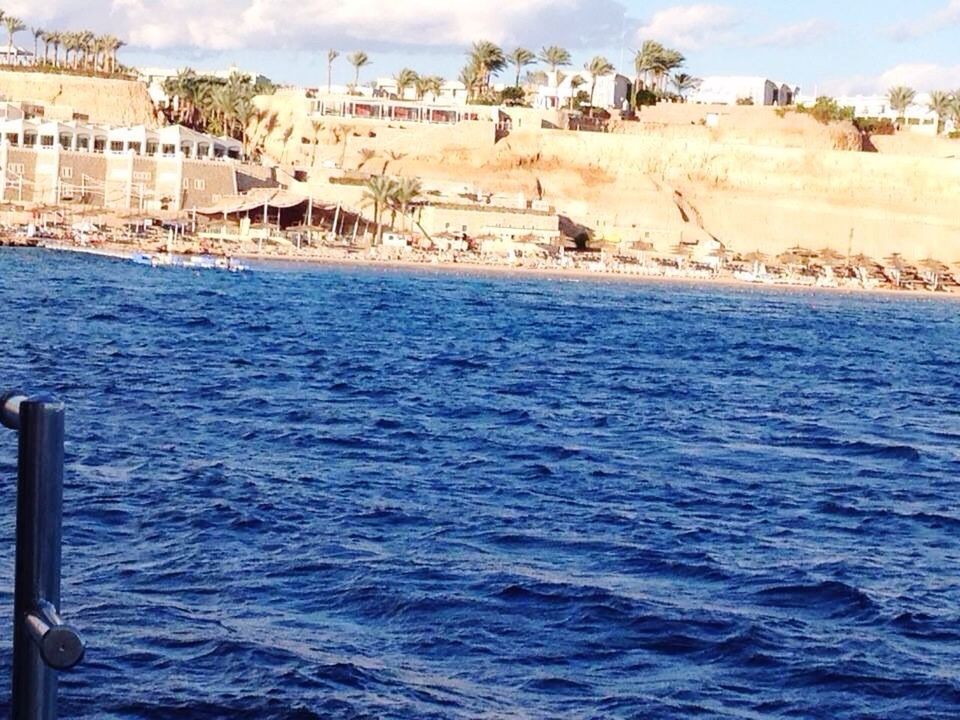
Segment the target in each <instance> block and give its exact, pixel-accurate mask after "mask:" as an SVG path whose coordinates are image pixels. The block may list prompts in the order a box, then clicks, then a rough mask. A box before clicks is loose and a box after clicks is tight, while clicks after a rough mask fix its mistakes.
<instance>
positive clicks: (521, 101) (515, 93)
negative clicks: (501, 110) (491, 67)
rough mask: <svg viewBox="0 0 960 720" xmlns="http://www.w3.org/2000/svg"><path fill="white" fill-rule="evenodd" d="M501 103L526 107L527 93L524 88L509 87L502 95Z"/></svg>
mask: <svg viewBox="0 0 960 720" xmlns="http://www.w3.org/2000/svg"><path fill="white" fill-rule="evenodd" d="M500 103H501V104H502V105H526V103H527V93H526V91H525V90H524V89H523V88H518V87H508V88H504V89H503V92H502V93H500Z"/></svg>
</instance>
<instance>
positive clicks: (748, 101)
mask: <svg viewBox="0 0 960 720" xmlns="http://www.w3.org/2000/svg"><path fill="white" fill-rule="evenodd" d="M753 104H754V102H753V98H752V97H739V98H737V105H753Z"/></svg>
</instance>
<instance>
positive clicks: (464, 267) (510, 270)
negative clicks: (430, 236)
mask: <svg viewBox="0 0 960 720" xmlns="http://www.w3.org/2000/svg"><path fill="white" fill-rule="evenodd" d="M14 247H18V246H14ZM19 247H22V246H19ZM38 248H39V249H41V250H48V251H51V252H70V253H75V254H83V255H94V256H97V257H107V258H111V259H115V260H129V259H130V257H131V256H132V254H133V253H136V252H151V250H148V249H145V248H142V247H126V246H118V245H116V244H106V245H101V246H97V247H89V246H80V245H74V244H69V243H51V244H44V245H40V246H38ZM328 250H330V249H329V248H328ZM230 257H233V258H236V259H241V260H244V261H246V262H252V263H255V264H262V265H265V266H268V267H269V266H270V265H283V266H288V267H290V268H297V267H304V266H307V267H343V268H349V267H354V268H374V269H381V270H408V271H432V272H435V273H442V274H448V275H452V274H457V273H461V274H466V275H474V276H483V275H487V276H495V277H503V278H522V279H540V280H558V281H576V282H582V281H593V282H606V283H611V282H612V283H629V284H640V285H651V286H656V285H660V286H665V285H682V286H686V287H693V286H700V287H703V288H705V289H706V288H722V289H727V290H751V289H752V290H756V291H761V292H763V291H773V292H784V291H785V292H789V293H815V294H826V295H839V296H844V297H847V296H865V297H885V298H903V299H908V298H909V299H925V300H936V301H939V300H946V301H950V302H955V301H958V300H960V293H956V292H943V291H941V292H934V291H929V290H909V289H903V290H898V289H895V288H890V287H877V288H865V287H856V286H847V287H840V286H837V287H831V286H827V285H817V284H793V283H788V282H780V283H777V282H770V283H764V282H748V281H744V280H739V279H737V278H735V277H731V276H696V277H694V276H689V275H688V276H684V275H683V274H679V273H678V274H674V275H669V276H667V275H654V274H632V273H623V272H616V271H610V270H607V271H599V270H592V269H589V268H583V267H568V268H560V267H555V268H545V267H523V266H517V265H506V264H500V263H484V262H474V261H471V262H454V261H450V260H439V259H434V260H426V261H421V260H413V259H393V258H371V257H368V256H365V255H364V254H362V253H349V254H348V253H342V254H341V256H339V257H337V256H336V255H333V254H326V255H319V254H305V253H301V254H290V253H283V254H278V253H251V252H239V253H236V254H231V255H230Z"/></svg>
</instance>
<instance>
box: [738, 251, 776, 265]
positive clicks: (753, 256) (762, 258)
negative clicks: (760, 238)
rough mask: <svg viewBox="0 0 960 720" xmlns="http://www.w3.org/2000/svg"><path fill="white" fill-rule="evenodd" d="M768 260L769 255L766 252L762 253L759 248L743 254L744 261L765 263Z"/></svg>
mask: <svg viewBox="0 0 960 720" xmlns="http://www.w3.org/2000/svg"><path fill="white" fill-rule="evenodd" d="M768 260H770V257H769V256H768V255H767V254H766V253H762V252H760V251H759V250H755V251H753V252H752V253H747V254H746V255H744V256H743V261H744V262H752V263H765V262H767V261H768Z"/></svg>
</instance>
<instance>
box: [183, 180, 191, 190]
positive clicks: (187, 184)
mask: <svg viewBox="0 0 960 720" xmlns="http://www.w3.org/2000/svg"><path fill="white" fill-rule="evenodd" d="M183 189H184V190H189V189H190V178H184V179H183Z"/></svg>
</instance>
